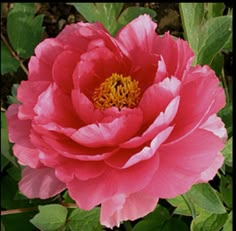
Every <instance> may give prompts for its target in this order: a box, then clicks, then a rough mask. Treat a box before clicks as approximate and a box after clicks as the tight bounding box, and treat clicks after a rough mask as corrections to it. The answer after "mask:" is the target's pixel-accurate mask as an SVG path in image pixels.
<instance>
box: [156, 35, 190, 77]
mask: <svg viewBox="0 0 236 231" xmlns="http://www.w3.org/2000/svg"><path fill="white" fill-rule="evenodd" d="M154 44H155V46H154V51H155V52H156V53H157V54H161V55H162V56H163V59H164V62H165V64H166V69H167V72H168V76H171V75H174V76H176V77H177V78H178V79H180V80H181V79H182V77H183V73H184V71H185V70H186V69H187V70H188V69H189V68H190V65H191V64H192V61H193V56H194V53H193V51H192V50H191V48H190V47H189V45H188V43H187V42H186V41H184V40H182V39H177V41H175V40H174V39H173V38H172V36H171V35H170V34H169V32H166V33H165V34H164V36H163V37H160V36H157V37H156V38H155V42H154ZM173 57H175V58H174V59H173Z"/></svg>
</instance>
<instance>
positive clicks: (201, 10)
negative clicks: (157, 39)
mask: <svg viewBox="0 0 236 231" xmlns="http://www.w3.org/2000/svg"><path fill="white" fill-rule="evenodd" d="M223 5H224V4H223V3H180V13H181V20H182V23H183V27H184V36H185V39H186V40H188V42H189V44H190V47H191V48H192V49H193V51H194V52H195V55H196V56H195V60H194V64H201V65H203V64H208V65H210V66H211V67H212V68H214V67H215V66H216V65H215V63H214V62H216V61H214V59H215V58H216V56H217V55H218V54H219V53H220V52H221V51H222V50H223V49H224V47H227V48H228V49H230V47H229V46H230V44H231V45H232V43H230V41H231V39H232V16H231V15H224V16H223V15H222V14H223V10H224V6H223ZM231 49H232V46H231ZM218 59H219V58H218ZM212 64H213V65H212ZM222 65H223V64H222V63H221V66H220V67H221V68H222ZM218 68H219V67H218ZM221 68H220V69H221ZM217 72H219V71H218V70H217Z"/></svg>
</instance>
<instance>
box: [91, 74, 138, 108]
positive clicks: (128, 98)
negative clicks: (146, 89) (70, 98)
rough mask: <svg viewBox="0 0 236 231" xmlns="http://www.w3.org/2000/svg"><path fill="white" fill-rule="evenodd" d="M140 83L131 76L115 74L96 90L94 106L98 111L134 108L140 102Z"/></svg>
mask: <svg viewBox="0 0 236 231" xmlns="http://www.w3.org/2000/svg"><path fill="white" fill-rule="evenodd" d="M138 84H139V82H138V81H137V80H134V79H132V78H131V77H130V76H127V77H124V76H123V75H120V74H117V73H113V74H112V75H111V76H110V77H109V78H107V79H106V80H105V81H104V82H102V83H101V84H100V86H99V87H97V88H95V90H94V94H93V101H94V105H95V107H96V108H98V109H106V108H110V107H117V108H118V109H119V110H121V108H123V107H128V108H134V107H135V106H136V105H137V104H138V102H139V100H140V92H141V90H140V88H139V86H138Z"/></svg>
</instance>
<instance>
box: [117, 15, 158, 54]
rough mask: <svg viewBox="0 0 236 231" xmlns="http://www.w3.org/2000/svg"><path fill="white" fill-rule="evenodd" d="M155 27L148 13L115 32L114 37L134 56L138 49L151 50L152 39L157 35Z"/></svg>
mask: <svg viewBox="0 0 236 231" xmlns="http://www.w3.org/2000/svg"><path fill="white" fill-rule="evenodd" d="M156 27H157V25H156V23H154V22H153V21H152V19H151V17H150V16H149V15H147V14H145V15H141V16H139V17H137V18H136V19H134V20H133V21H131V22H130V23H128V24H127V25H126V26H124V27H123V28H122V29H121V30H120V31H119V32H118V33H117V35H116V39H117V40H118V41H119V42H120V44H121V45H122V46H123V47H124V48H125V49H126V50H127V52H128V53H129V54H131V55H132V56H134V57H135V54H137V53H136V52H137V51H140V49H141V50H142V51H145V52H148V53H150V52H152V51H153V45H154V44H153V41H154V39H155V38H156V37H157V34H156V32H155V29H156ZM122 46H121V48H122Z"/></svg>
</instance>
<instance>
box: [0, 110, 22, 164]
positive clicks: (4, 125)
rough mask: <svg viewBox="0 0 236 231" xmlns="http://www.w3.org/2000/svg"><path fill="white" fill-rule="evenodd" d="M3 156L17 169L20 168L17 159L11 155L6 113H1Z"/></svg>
mask: <svg viewBox="0 0 236 231" xmlns="http://www.w3.org/2000/svg"><path fill="white" fill-rule="evenodd" d="M1 154H2V155H4V157H5V158H7V159H8V160H9V161H10V162H11V163H12V164H14V165H15V166H16V167H18V166H19V165H18V164H17V162H16V158H15V157H14V156H13V155H12V153H11V146H10V143H9V141H8V132H7V121H6V116H5V113H4V112H1Z"/></svg>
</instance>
